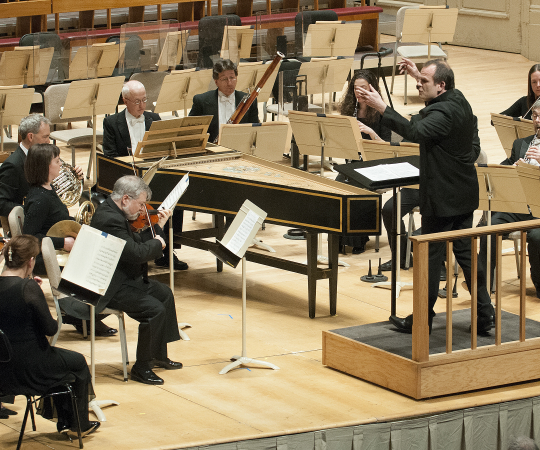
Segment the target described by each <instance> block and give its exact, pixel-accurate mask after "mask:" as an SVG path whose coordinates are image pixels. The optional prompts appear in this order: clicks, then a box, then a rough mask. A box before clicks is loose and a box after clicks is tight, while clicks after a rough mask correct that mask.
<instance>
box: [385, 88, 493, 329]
mask: <svg viewBox="0 0 540 450" xmlns="http://www.w3.org/2000/svg"><path fill="white" fill-rule="evenodd" d="M382 124H383V125H386V126H388V127H389V128H390V129H392V130H393V131H395V132H396V133H398V134H399V135H401V136H403V138H404V139H407V140H409V141H411V142H416V143H418V144H420V189H419V191H420V213H421V214H422V234H429V233H437V232H440V231H453V230H461V229H465V228H470V227H471V226H472V217H473V212H474V210H475V209H476V208H478V195H479V194H478V179H477V176H476V168H475V167H474V161H475V160H476V155H475V152H474V150H473V140H474V115H473V113H472V109H471V106H470V105H469V102H468V101H467V100H466V99H465V97H464V96H463V94H462V93H461V92H460V91H458V90H457V89H450V90H449V91H446V92H444V93H442V94H441V95H439V96H437V97H435V98H434V99H432V100H431V101H429V102H428V103H427V104H426V107H425V108H423V109H422V110H420V113H419V114H418V115H417V116H414V117H413V118H412V119H411V121H410V122H409V121H408V120H407V119H405V118H403V117H401V116H400V115H399V114H398V113H397V112H395V111H394V110H393V109H391V108H386V110H385V112H384V114H383V118H382ZM470 246H471V244H470V240H469V239H465V240H459V241H454V247H453V248H454V255H455V256H456V259H457V261H458V263H459V265H460V266H461V268H462V269H463V273H464V275H465V280H466V282H467V285H468V286H470V281H471V253H470ZM444 254H445V245H444V242H442V243H436V244H430V246H429V314H430V316H431V317H433V316H434V315H435V312H434V311H433V307H434V305H435V302H436V301H437V293H438V290H439V276H440V270H441V264H442V262H443V260H444ZM477 276H478V316H479V321H484V320H488V318H489V317H490V316H492V315H493V307H492V305H491V300H490V298H489V295H488V293H487V290H486V288H485V273H484V272H483V271H480V270H479V271H478V274H477ZM482 282H483V283H484V284H483V285H482ZM482 286H483V287H482Z"/></svg>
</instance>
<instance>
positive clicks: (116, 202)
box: [91, 175, 182, 385]
mask: <svg viewBox="0 0 540 450" xmlns="http://www.w3.org/2000/svg"><path fill="white" fill-rule="evenodd" d="M151 196H152V191H151V190H150V188H149V187H148V186H147V185H146V183H145V182H144V181H143V180H142V179H141V178H139V177H136V176H134V175H128V176H124V177H121V178H119V179H118V180H117V181H116V183H115V184H114V187H113V192H112V194H111V195H110V196H109V197H108V198H107V199H106V200H105V201H104V202H103V203H101V205H99V207H98V209H97V210H96V212H95V214H94V216H93V217H92V222H91V225H92V226H93V227H94V228H97V229H98V230H101V231H103V232H105V233H109V234H111V235H113V236H116V237H118V238H120V239H123V240H124V241H126V244H125V246H124V249H123V251H122V254H121V255H120V261H119V262H118V265H117V266H116V270H115V272H114V275H113V277H112V280H111V283H110V285H109V288H108V289H107V292H105V295H103V296H102V297H101V298H100V299H99V302H98V304H97V306H96V312H100V311H103V309H104V308H105V307H107V306H108V307H110V308H114V309H118V310H120V311H124V312H125V313H126V314H127V315H128V316H129V317H131V318H132V319H135V320H136V321H137V322H139V338H138V342H137V358H136V362H135V364H134V365H133V366H132V368H131V379H132V380H135V381H138V382H140V383H145V384H154V385H156V384H163V379H162V378H160V377H159V376H158V375H156V374H155V373H154V371H153V370H152V369H153V368H154V367H160V368H162V369H167V370H176V369H181V368H182V363H180V362H175V361H171V360H170V359H169V357H168V353H167V344H168V343H169V342H174V341H178V340H179V339H180V334H179V332H178V321H177V319H176V307H175V303H174V295H173V293H172V291H171V290H170V288H169V287H168V286H167V285H165V284H163V283H160V282H159V281H156V280H152V279H148V265H147V262H148V261H151V260H153V259H155V258H158V257H160V256H161V255H162V253H163V250H164V248H165V239H164V234H163V226H164V225H165V223H167V220H168V218H169V216H170V214H171V211H170V210H160V211H159V212H158V216H159V221H158V223H157V224H156V225H155V226H154V232H155V236H153V235H152V230H150V229H149V228H148V229H146V230H144V231H141V232H140V233H134V232H133V231H131V227H130V224H129V222H128V221H129V220H135V219H136V218H137V217H138V216H139V214H143V213H144V212H145V206H144V205H145V203H146V202H147V201H149V200H150V197H151Z"/></svg>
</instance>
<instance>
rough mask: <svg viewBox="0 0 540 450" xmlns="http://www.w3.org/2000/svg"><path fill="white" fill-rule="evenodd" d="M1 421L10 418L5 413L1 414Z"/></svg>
mask: <svg viewBox="0 0 540 450" xmlns="http://www.w3.org/2000/svg"><path fill="white" fill-rule="evenodd" d="M0 419H9V416H8V415H7V414H4V413H0Z"/></svg>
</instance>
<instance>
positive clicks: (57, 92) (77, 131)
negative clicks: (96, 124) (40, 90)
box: [43, 83, 103, 174]
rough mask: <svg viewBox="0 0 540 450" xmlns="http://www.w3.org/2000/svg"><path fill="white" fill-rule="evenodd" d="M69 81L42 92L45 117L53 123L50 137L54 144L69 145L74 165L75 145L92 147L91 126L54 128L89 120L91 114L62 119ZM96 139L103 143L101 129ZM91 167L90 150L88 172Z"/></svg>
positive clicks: (73, 164)
mask: <svg viewBox="0 0 540 450" xmlns="http://www.w3.org/2000/svg"><path fill="white" fill-rule="evenodd" d="M69 86H70V83H65V84H53V85H51V86H49V87H48V88H47V89H46V90H45V93H44V94H43V102H44V107H45V114H44V115H45V117H46V118H47V119H49V120H50V121H51V123H52V124H53V128H54V131H53V132H52V133H51V136H50V137H51V139H52V141H53V143H54V144H55V145H56V141H60V142H63V143H65V144H66V145H67V146H68V147H71V165H72V166H75V149H76V148H77V147H92V139H93V131H92V127H86V128H72V129H68V130H56V125H58V124H65V123H71V122H90V121H91V120H92V117H91V116H85V117H73V118H70V119H62V107H63V106H64V104H65V103H66V98H67V95H68V90H69ZM96 140H97V143H98V144H101V143H103V131H102V130H97V133H96ZM91 167H92V152H90V156H89V157H88V174H90V170H91Z"/></svg>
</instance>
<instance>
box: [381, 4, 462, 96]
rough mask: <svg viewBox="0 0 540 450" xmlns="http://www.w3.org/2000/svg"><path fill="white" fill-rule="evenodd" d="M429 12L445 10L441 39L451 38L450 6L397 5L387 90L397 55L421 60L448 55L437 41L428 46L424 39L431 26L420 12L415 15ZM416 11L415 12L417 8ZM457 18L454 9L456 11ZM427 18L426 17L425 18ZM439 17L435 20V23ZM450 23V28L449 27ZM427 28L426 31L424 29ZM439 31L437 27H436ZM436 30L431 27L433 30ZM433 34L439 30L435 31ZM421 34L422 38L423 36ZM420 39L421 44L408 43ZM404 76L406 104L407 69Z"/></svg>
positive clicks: (453, 30)
mask: <svg viewBox="0 0 540 450" xmlns="http://www.w3.org/2000/svg"><path fill="white" fill-rule="evenodd" d="M420 10H421V11H422V13H427V14H429V13H430V12H431V13H433V12H435V13H437V14H439V15H440V14H448V20H445V21H444V22H445V27H447V28H445V29H444V42H452V40H453V36H454V33H455V30H456V21H455V20H454V21H453V19H452V17H453V14H454V10H453V9H447V8H446V7H445V6H442V7H423V6H420V5H418V6H403V7H402V8H400V9H399V10H398V12H397V15H396V44H395V45H396V47H395V51H394V64H393V67H392V83H391V87H390V93H392V94H393V93H394V79H395V77H396V66H397V57H398V55H399V56H402V57H404V58H409V59H414V60H415V61H418V60H421V61H422V62H425V61H428V60H431V59H445V60H446V59H448V55H447V54H446V53H445V52H444V51H443V49H442V46H441V42H438V44H430V45H429V48H428V45H427V43H428V39H427V36H430V37H429V40H431V29H432V27H430V26H429V23H428V24H427V28H426V22H425V20H424V19H425V18H426V15H425V14H424V16H417V14H419V11H420ZM417 11H418V12H417ZM455 14H456V18H457V11H456V13H455ZM428 22H429V20H428ZM440 22H441V21H440V20H439V22H438V23H440ZM452 25H453V28H452ZM426 30H429V31H426ZM436 31H437V33H439V30H438V29H437V30H436ZM436 31H433V32H434V33H435V32H436ZM434 36H435V37H437V36H439V34H435V35H434ZM424 38H426V39H425V40H424ZM419 41H420V42H421V43H422V45H410V44H412V43H418V42H419ZM405 44H407V45H405ZM404 75H405V79H404V104H405V105H406V104H407V72H405V74H404Z"/></svg>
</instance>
